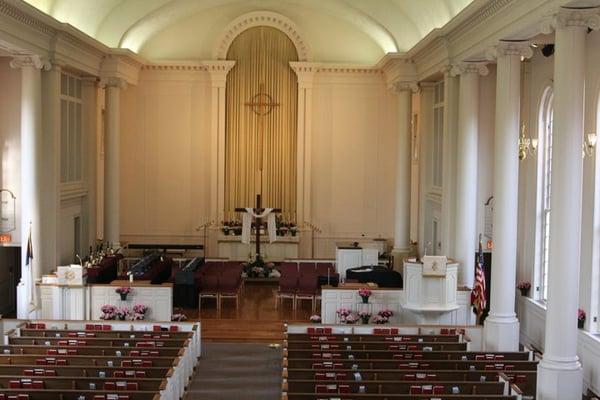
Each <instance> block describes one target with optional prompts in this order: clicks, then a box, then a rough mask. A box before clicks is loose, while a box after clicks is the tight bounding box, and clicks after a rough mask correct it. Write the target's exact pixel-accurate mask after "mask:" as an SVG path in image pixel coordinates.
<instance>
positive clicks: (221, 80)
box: [201, 60, 235, 87]
mask: <svg viewBox="0 0 600 400" xmlns="http://www.w3.org/2000/svg"><path fill="white" fill-rule="evenodd" d="M201 64H202V65H203V66H204V67H205V68H206V71H208V73H209V74H210V79H211V83H212V86H217V87H225V85H226V83H227V74H228V73H229V71H231V68H233V66H234V65H235V61H229V60H218V61H202V62H201Z"/></svg>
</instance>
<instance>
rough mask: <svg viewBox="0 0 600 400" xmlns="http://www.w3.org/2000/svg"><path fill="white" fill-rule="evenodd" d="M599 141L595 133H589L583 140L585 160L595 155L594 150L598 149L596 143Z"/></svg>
mask: <svg viewBox="0 0 600 400" xmlns="http://www.w3.org/2000/svg"><path fill="white" fill-rule="evenodd" d="M597 141H598V137H597V136H596V134H595V133H588V134H587V135H585V137H584V140H583V153H582V154H583V158H585V157H586V156H588V157H591V156H592V155H593V154H594V149H595V148H596V142H597Z"/></svg>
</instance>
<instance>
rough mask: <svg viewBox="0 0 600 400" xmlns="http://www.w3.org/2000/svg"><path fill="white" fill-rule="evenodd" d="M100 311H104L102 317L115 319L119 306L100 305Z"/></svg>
mask: <svg viewBox="0 0 600 400" xmlns="http://www.w3.org/2000/svg"><path fill="white" fill-rule="evenodd" d="M100 311H102V315H101V316H100V319H104V320H111V319H115V318H116V316H117V315H116V313H117V307H115V306H113V305H110V304H105V305H103V306H102V307H100Z"/></svg>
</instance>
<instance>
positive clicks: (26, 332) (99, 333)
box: [19, 328, 192, 340]
mask: <svg viewBox="0 0 600 400" xmlns="http://www.w3.org/2000/svg"><path fill="white" fill-rule="evenodd" d="M57 334H58V335H59V337H69V334H71V335H73V334H74V335H75V336H77V335H78V334H85V335H93V336H90V337H97V338H132V337H134V338H140V339H144V338H153V339H180V340H183V339H189V338H191V336H192V332H180V331H176V332H175V331H119V330H104V331H103V330H85V329H80V330H76V329H31V328H20V329H19V335H20V336H21V337H28V336H33V337H56V335H57Z"/></svg>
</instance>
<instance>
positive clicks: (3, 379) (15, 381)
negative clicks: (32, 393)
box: [0, 375, 166, 393]
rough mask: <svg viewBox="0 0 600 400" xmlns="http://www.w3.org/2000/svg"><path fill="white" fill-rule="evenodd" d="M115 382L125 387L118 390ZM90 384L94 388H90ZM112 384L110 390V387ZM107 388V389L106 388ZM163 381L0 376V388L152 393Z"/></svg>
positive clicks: (161, 386) (161, 387)
mask: <svg viewBox="0 0 600 400" xmlns="http://www.w3.org/2000/svg"><path fill="white" fill-rule="evenodd" d="M117 382H122V383H124V384H125V387H124V388H122V389H118V387H119V386H117ZM90 384H92V385H93V386H95V388H92V387H90ZM111 384H112V386H113V387H112V388H111V387H110V386H111ZM107 386H108V387H107ZM165 386H166V380H165V379H160V378H159V379H151V378H114V377H109V378H98V377H56V376H37V377H36V376H21V375H16V376H0V388H2V389H5V388H10V389H12V388H20V389H49V390H59V389H65V390H75V389H78V390H127V391H140V390H141V391H146V392H149V391H154V392H157V393H158V392H159V391H160V390H164V389H165Z"/></svg>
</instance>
